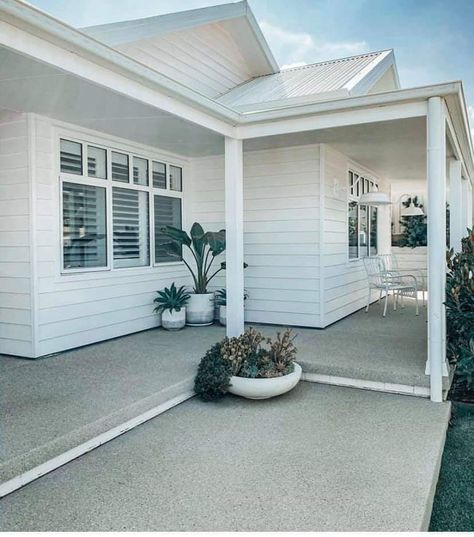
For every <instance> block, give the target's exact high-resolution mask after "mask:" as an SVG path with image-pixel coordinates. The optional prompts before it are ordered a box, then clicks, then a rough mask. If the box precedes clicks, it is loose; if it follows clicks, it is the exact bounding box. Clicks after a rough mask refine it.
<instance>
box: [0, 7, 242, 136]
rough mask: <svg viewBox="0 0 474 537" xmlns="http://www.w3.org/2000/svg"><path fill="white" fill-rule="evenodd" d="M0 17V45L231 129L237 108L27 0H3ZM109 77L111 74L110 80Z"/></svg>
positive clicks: (193, 118) (214, 126)
mask: <svg viewBox="0 0 474 537" xmlns="http://www.w3.org/2000/svg"><path fill="white" fill-rule="evenodd" d="M0 19H3V21H4V22H2V20H0V24H1V27H0V46H1V45H3V46H5V47H7V48H10V49H12V50H16V51H18V52H20V53H22V54H25V55H27V56H29V57H32V58H35V59H37V60H38V61H41V62H43V63H49V64H51V65H54V66H56V67H59V68H60V69H63V70H64V71H66V72H69V73H71V74H74V75H76V76H79V77H81V78H85V79H88V80H91V81H93V82H95V83H97V84H99V85H102V86H105V87H109V88H111V89H112V90H114V91H117V92H120V93H123V94H126V95H130V96H132V97H133V94H134V93H136V92H140V91H139V90H141V91H146V90H148V91H149V92H150V93H153V94H154V97H155V98H154V99H153V100H154V101H155V105H156V106H157V107H158V108H161V109H163V110H165V111H167V112H170V113H172V114H175V115H178V116H179V117H182V118H183V119H186V120H189V121H191V122H193V123H196V124H198V125H202V126H204V127H206V128H209V129H211V130H214V131H216V132H219V133H221V134H224V135H226V136H231V135H232V132H231V131H232V128H231V127H232V125H234V124H235V123H237V122H238V120H239V114H238V113H237V112H235V111H234V110H232V109H230V108H228V107H226V106H225V105H222V104H221V103H218V102H216V101H213V100H212V99H210V98H208V97H206V96H204V95H201V94H200V93H198V92H196V91H194V90H192V89H191V88H188V87H187V86H184V85H183V84H180V83H179V82H176V81H174V80H172V79H170V78H168V77H167V76H165V75H162V74H161V73H158V72H157V71H154V70H153V69H150V68H149V67H147V66H145V65H143V64H141V63H139V62H137V61H136V60H134V59H132V58H130V57H128V56H126V55H125V54H122V53H121V52H119V51H117V50H115V49H113V48H111V47H109V46H107V45H104V44H103V43H100V42H98V41H96V40H95V39H93V38H92V37H89V36H87V35H85V34H83V33H82V32H80V31H78V30H76V29H74V28H72V27H71V26H69V25H67V24H65V23H63V22H62V21H60V20H58V19H55V18H54V17H51V16H50V15H48V14H46V13H44V12H42V11H41V10H39V9H36V8H35V7H33V6H30V5H29V4H25V3H23V2H20V1H19V0H2V3H1V4H0ZM111 79H114V82H113V83H112V84H111V83H110V80H111ZM131 86H134V90H136V91H132V89H131ZM139 100H140V99H139ZM158 103H159V104H158ZM150 104H151V103H150Z"/></svg>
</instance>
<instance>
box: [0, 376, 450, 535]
mask: <svg viewBox="0 0 474 537" xmlns="http://www.w3.org/2000/svg"><path fill="white" fill-rule="evenodd" d="M449 413H450V404H449V403H439V404H434V403H432V402H430V401H429V400H426V399H422V398H416V397H406V396H400V395H392V394H384V393H376V392H370V391H365V390H355V389H350V388H341V387H336V386H324V385H318V384H313V383H307V382H303V383H300V385H299V386H297V388H295V390H294V391H292V392H290V393H288V394H286V395H284V396H281V397H278V398H275V399H272V400H268V401H258V402H257V401H247V400H242V399H239V398H234V397H232V396H228V397H226V398H225V399H223V400H222V401H220V402H219V403H216V404H211V403H203V402H201V401H199V400H198V399H196V398H194V399H192V400H190V401H187V402H185V403H183V404H181V405H179V406H177V407H175V408H173V409H172V410H170V411H168V412H166V413H165V414H163V415H161V416H160V417H158V418H156V419H154V420H151V421H149V422H148V423H146V424H144V425H142V426H140V427H137V428H136V429H134V430H133V431H131V432H129V433H127V434H125V435H123V436H121V437H120V438H117V439H116V440H114V441H112V442H109V443H108V444H106V445H105V446H103V447H101V448H100V449H97V450H94V451H93V452H91V453H88V454H86V455H84V456H83V457H81V458H79V459H77V460H75V461H73V462H71V463H70V464H67V465H66V466H64V467H62V468H60V469H58V470H56V471H54V472H52V473H50V474H49V475H47V476H45V477H43V478H41V479H38V480H37V481H35V482H33V483H31V484H29V485H27V486H26V487H24V488H23V489H21V490H19V491H17V492H14V493H13V494H11V495H9V496H7V497H6V498H4V499H3V500H2V501H1V502H2V506H1V509H2V517H1V522H0V527H1V529H2V530H3V531H6V530H10V531H18V530H19V531H32V530H34V531H85V530H89V531H91V530H95V531H98V530H99V531H107V530H114V531H125V530H127V531H128V530H130V531H150V530H155V531H160V530H161V531H166V530H168V531H173V530H181V531H197V530H201V531H212V530H227V531H236V530H247V531H250V530H260V531H264V530H267V531H268V530H274V531H281V530H284V531H297V530H300V531H308V530H312V531H317V530H326V531H331V530H332V531H334V530H346V531H349V530H350V531H357V530H359V531H364V530H365V531H371V530H376V531H384V530H385V531H414V530H426V529H427V527H428V522H429V519H430V513H431V505H432V499H433V493H434V489H435V484H436V480H437V476H438V468H439V461H440V457H441V454H442V450H443V445H444V435H445V430H446V427H447V423H448V419H449Z"/></svg>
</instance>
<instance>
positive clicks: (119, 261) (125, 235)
mask: <svg viewBox="0 0 474 537" xmlns="http://www.w3.org/2000/svg"><path fill="white" fill-rule="evenodd" d="M112 207H113V209H112V213H113V224H114V227H113V229H114V267H119V268H121V267H143V266H146V265H149V264H150V225H149V218H148V193H147V192H142V191H138V190H129V189H127V188H117V187H114V188H113V189H112Z"/></svg>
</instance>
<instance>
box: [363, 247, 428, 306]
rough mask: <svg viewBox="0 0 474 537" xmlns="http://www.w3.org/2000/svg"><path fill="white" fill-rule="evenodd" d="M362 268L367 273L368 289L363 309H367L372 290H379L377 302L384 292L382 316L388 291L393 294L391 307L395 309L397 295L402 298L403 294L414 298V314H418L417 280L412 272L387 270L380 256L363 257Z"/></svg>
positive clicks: (386, 302)
mask: <svg viewBox="0 0 474 537" xmlns="http://www.w3.org/2000/svg"><path fill="white" fill-rule="evenodd" d="M363 261H364V268H365V271H366V273H367V279H368V284H369V290H368V294H367V306H366V308H365V311H366V312H368V311H369V306H370V299H371V296H372V291H373V290H377V291H379V302H380V300H381V299H382V295H383V293H384V292H385V305H384V309H383V316H384V317H385V316H386V315H387V304H388V297H389V294H390V292H392V294H393V309H394V310H396V309H397V302H398V299H399V297H400V298H401V299H402V300H403V297H404V296H410V297H414V298H415V302H416V315H418V314H419V308H418V281H417V279H416V277H415V276H413V275H412V274H400V273H398V272H396V271H395V270H391V271H390V270H387V267H386V265H385V262H384V259H383V258H382V256H369V257H364V259H363Z"/></svg>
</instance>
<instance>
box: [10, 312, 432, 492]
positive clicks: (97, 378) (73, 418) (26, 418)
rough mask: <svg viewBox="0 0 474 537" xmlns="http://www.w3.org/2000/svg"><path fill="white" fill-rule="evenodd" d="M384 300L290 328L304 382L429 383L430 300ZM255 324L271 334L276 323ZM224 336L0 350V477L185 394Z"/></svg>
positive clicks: (189, 332) (149, 334)
mask: <svg viewBox="0 0 474 537" xmlns="http://www.w3.org/2000/svg"><path fill="white" fill-rule="evenodd" d="M380 308H381V306H380V305H377V304H375V305H373V306H371V309H370V312H369V313H368V314H366V313H365V312H364V311H360V312H357V313H355V314H353V315H351V316H350V317H348V318H346V319H344V320H342V321H340V322H338V323H336V324H334V325H333V326H331V327H329V328H327V329H325V330H315V329H295V332H297V334H298V336H297V340H296V343H297V347H298V349H299V357H298V361H299V362H300V363H301V364H302V366H303V371H304V374H305V378H306V380H313V381H314V380H316V381H319V382H323V383H335V384H343V385H344V384H345V385H351V383H353V385H356V386H357V385H358V386H359V387H366V388H370V389H375V390H384V389H385V387H386V391H397V390H396V388H397V387H398V388H399V387H400V386H401V385H403V386H404V387H405V389H408V393H411V394H412V395H415V394H418V395H419V394H420V393H421V392H420V390H422V389H423V388H424V389H425V390H427V387H428V385H429V377H427V376H426V375H425V361H426V319H425V315H426V308H422V310H421V315H420V316H419V317H415V315H414V311H413V307H412V305H410V304H408V306H407V307H406V308H405V309H404V310H398V311H395V312H394V311H390V312H389V315H388V317H387V318H385V319H384V318H382V317H381V312H380ZM259 328H260V329H261V330H262V331H263V332H264V333H266V334H268V335H272V334H273V335H274V334H275V332H276V331H277V330H278V327H274V326H260V327H259ZM223 336H224V329H223V328H222V327H219V326H217V325H216V326H211V327H208V328H189V327H188V328H186V329H185V330H183V331H182V332H180V333H179V334H176V333H171V332H166V331H164V330H162V329H155V330H149V331H146V332H141V333H138V334H134V335H130V336H126V337H122V338H119V339H115V340H111V341H107V342H102V343H99V344H96V345H91V346H88V347H84V348H81V349H77V350H73V351H70V352H65V353H61V354H58V355H56V356H51V357H47V358H44V359H39V360H24V359H17V358H13V357H7V356H3V357H0V370H1V374H2V379H3V385H2V392H3V398H4V408H5V411H4V418H3V431H2V439H3V441H2V453H1V456H2V461H1V465H0V472H1V482H2V483H4V482H6V481H8V480H11V479H13V478H17V476H19V475H22V474H24V473H25V472H29V471H31V470H32V469H35V468H36V467H38V465H41V464H44V463H47V462H48V461H50V460H51V459H53V458H55V457H58V456H61V455H62V454H63V453H65V452H67V451H68V450H71V449H74V448H76V446H79V445H81V444H83V443H84V442H88V441H90V440H91V439H94V438H96V437H97V436H98V435H101V434H103V433H106V432H107V431H110V430H112V429H113V428H115V427H120V426H121V425H122V424H124V423H125V422H127V421H128V420H133V419H134V418H136V417H137V416H141V415H143V414H145V413H147V412H152V411H153V409H155V408H157V407H159V406H160V405H163V404H165V405H166V404H168V406H173V405H174V404H177V403H179V402H182V401H184V400H186V399H187V398H189V397H191V396H192V382H193V377H194V374H195V371H196V366H197V364H198V362H199V359H200V358H201V356H202V355H203V353H204V352H205V350H206V349H207V348H209V347H210V346H211V345H212V343H214V342H215V341H217V340H219V339H220V338H222V337H223ZM410 390H411V392H410ZM417 390H418V392H417ZM419 392H420V393H419ZM151 417H152V416H151ZM101 443H102V442H101Z"/></svg>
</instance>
